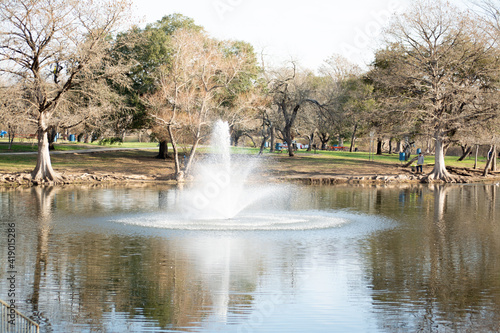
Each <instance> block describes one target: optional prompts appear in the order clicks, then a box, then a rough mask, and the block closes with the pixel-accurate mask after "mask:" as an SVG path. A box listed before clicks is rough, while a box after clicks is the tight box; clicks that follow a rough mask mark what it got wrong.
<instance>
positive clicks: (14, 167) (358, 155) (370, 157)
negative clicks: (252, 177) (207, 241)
mask: <svg viewBox="0 0 500 333" xmlns="http://www.w3.org/2000/svg"><path fill="white" fill-rule="evenodd" d="M157 145H158V144H157V143H156V142H149V143H140V142H125V143H122V144H113V145H106V146H102V145H99V144H98V143H97V142H94V143H92V144H83V143H78V142H59V143H56V144H55V147H56V151H65V150H80V149H89V148H95V149H99V148H106V147H113V148H137V149H141V148H156V147H157ZM36 151H37V145H36V144H33V143H28V142H15V143H14V144H13V146H12V149H11V150H8V143H7V139H3V140H2V139H0V170H3V171H21V170H29V169H33V168H34V166H35V164H36V155H35V154H33V155H4V156H2V155H3V153H7V152H36ZM180 151H181V152H180V154H181V156H182V154H183V153H182V148H181V149H180ZM170 152H171V150H170ZM198 152H199V153H202V154H203V153H207V152H209V149H208V148H207V147H204V146H201V147H200V148H199V150H198ZM231 152H232V153H233V154H250V155H256V154H258V152H259V148H250V147H231ZM155 153H156V152H155V151H154V150H151V154H153V155H154V154H155ZM101 154H102V159H100V160H95V159H94V158H93V157H92V156H91V155H87V154H84V155H82V156H81V157H80V158H78V160H75V162H72V161H70V160H71V159H70V158H68V157H66V158H63V157H61V158H59V157H58V156H61V155H55V154H54V155H53V157H52V161H53V164H54V165H55V166H57V165H58V164H59V166H60V167H64V166H68V167H72V166H75V163H79V164H80V166H85V167H87V164H88V167H92V163H103V162H104V161H105V160H107V159H109V160H113V159H114V158H120V157H122V155H120V154H121V153H119V152H110V153H108V154H104V153H100V154H99V155H101ZM137 154H138V155H137V156H140V155H143V156H145V155H144V154H145V152H137ZM264 154H265V155H268V156H270V155H276V156H280V157H282V158H280V160H281V163H285V165H303V166H304V167H305V168H307V166H311V167H319V166H325V167H331V166H332V165H337V166H344V167H345V168H349V167H352V168H354V169H355V168H356V167H357V166H363V165H366V163H367V162H369V161H373V162H372V163H377V164H386V165H387V164H391V165H400V164H401V162H400V161H399V155H398V154H383V155H376V154H369V153H368V152H352V153H350V152H346V151H321V150H317V151H316V152H314V151H311V152H307V151H305V150H299V151H297V153H296V156H297V157H299V158H298V159H290V160H288V159H287V158H286V156H287V154H288V152H287V151H286V150H284V151H283V152H282V153H270V152H269V150H268V149H267V150H265V151H264ZM126 156H129V155H126ZM134 156H135V155H134ZM414 156H415V155H412V157H414ZM123 158H127V157H125V155H124V156H123ZM72 159H73V158H72ZM457 159H458V157H457V156H446V157H445V162H446V165H447V166H452V167H462V168H472V167H473V166H474V158H466V159H465V160H464V161H461V162H459V161H457ZM87 162H89V163H87ZM485 163H486V159H485V157H479V158H478V168H479V169H481V168H484V165H485ZM425 164H426V165H433V164H434V156H426V157H425Z"/></svg>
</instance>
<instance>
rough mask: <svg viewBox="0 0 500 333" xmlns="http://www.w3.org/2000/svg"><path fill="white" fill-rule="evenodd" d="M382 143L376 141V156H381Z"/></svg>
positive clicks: (378, 140) (380, 140)
mask: <svg viewBox="0 0 500 333" xmlns="http://www.w3.org/2000/svg"><path fill="white" fill-rule="evenodd" d="M383 144H384V141H383V140H382V139H380V138H378V139H377V155H382V145H383Z"/></svg>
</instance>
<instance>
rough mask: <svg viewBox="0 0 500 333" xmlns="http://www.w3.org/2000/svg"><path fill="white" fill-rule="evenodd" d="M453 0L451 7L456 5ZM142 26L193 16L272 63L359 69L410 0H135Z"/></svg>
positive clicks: (220, 36)
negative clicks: (333, 61) (327, 63)
mask: <svg viewBox="0 0 500 333" xmlns="http://www.w3.org/2000/svg"><path fill="white" fill-rule="evenodd" d="M459 1H460V0H455V1H452V2H459ZM134 3H135V10H134V14H135V15H136V16H137V17H138V19H141V20H142V22H143V24H145V23H152V22H155V21H157V20H159V19H161V18H162V17H163V16H165V15H169V14H173V13H180V14H183V15H185V16H188V17H191V18H193V19H194V20H195V23H196V24H198V25H201V26H203V27H204V28H205V30H206V31H207V32H208V33H209V34H210V35H211V36H212V37H215V38H218V39H237V40H243V41H246V42H249V43H250V44H252V45H253V46H254V47H255V49H256V51H257V52H259V53H261V51H263V53H264V55H266V58H267V60H266V61H269V62H270V61H271V60H274V62H275V64H279V63H280V62H283V61H286V60H296V61H298V62H299V64H300V65H302V66H303V67H306V68H309V69H313V70H316V69H317V68H318V67H319V66H320V65H321V64H322V63H323V61H324V60H326V59H327V58H328V57H330V56H331V55H332V54H335V53H337V54H342V55H343V56H345V57H346V58H348V59H350V60H351V61H353V62H355V63H358V64H359V65H361V66H364V65H365V64H367V63H369V62H370V61H371V60H372V59H373V51H374V50H375V49H376V48H377V47H378V46H379V45H380V44H379V37H380V32H381V30H382V28H383V27H384V26H385V25H386V24H387V22H388V19H389V17H390V15H391V14H393V13H395V12H399V11H403V10H404V9H405V8H406V7H407V6H408V5H409V3H411V0H351V1H339V0H330V1H327V0H307V1H293V0H175V1H174V0H134Z"/></svg>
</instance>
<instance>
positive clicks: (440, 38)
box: [372, 0, 497, 181]
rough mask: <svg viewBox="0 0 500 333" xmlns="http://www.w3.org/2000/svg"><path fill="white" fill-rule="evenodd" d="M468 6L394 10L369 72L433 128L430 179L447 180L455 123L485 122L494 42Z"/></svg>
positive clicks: (433, 4)
mask: <svg viewBox="0 0 500 333" xmlns="http://www.w3.org/2000/svg"><path fill="white" fill-rule="evenodd" d="M477 23H478V22H477V20H474V19H473V17H472V16H471V15H469V13H467V12H461V11H459V10H458V9H457V8H455V7H453V6H452V5H450V4H449V3H445V2H443V1H441V0H437V1H428V0H422V1H419V2H417V3H415V4H414V5H413V6H412V8H411V10H410V11H409V12H407V13H406V14H403V15H400V16H397V17H396V18H395V20H394V22H393V23H392V25H391V26H390V28H389V30H388V31H387V37H388V46H387V48H386V49H385V50H381V51H379V52H378V53H377V56H376V61H375V66H376V70H375V71H374V72H373V74H374V75H373V76H372V77H373V78H374V80H375V81H376V82H377V84H379V85H381V86H383V87H385V88H386V89H385V92H386V93H390V94H392V95H391V97H392V98H393V100H394V101H397V102H399V103H397V104H399V107H395V108H394V109H395V110H397V111H399V112H406V113H407V115H408V121H414V122H416V123H418V125H419V126H420V128H421V129H422V130H423V131H426V130H429V131H432V133H433V137H434V140H435V147H436V154H435V164H434V169H433V171H432V172H431V173H430V174H429V175H428V179H429V180H433V179H439V180H444V181H452V177H451V176H450V174H449V173H448V172H447V170H446V168H445V161H444V148H445V145H446V142H447V140H448V139H449V137H450V136H452V135H453V133H454V132H455V131H456V130H457V129H458V128H460V127H463V126H468V124H469V123H479V122H487V121H489V120H490V119H492V117H494V116H495V114H496V109H495V108H494V107H492V105H491V104H490V103H487V101H488V99H489V98H488V97H487V94H488V93H491V83H492V77H493V76H494V75H495V73H494V72H495V71H496V70H497V64H496V60H495V59H496V56H495V55H494V51H495V49H494V47H493V46H494V45H493V44H494V42H492V40H491V38H490V37H489V36H487V35H486V34H484V32H483V30H482V29H481V28H480V24H477Z"/></svg>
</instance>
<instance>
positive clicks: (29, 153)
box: [0, 147, 158, 156]
mask: <svg viewBox="0 0 500 333" xmlns="http://www.w3.org/2000/svg"><path fill="white" fill-rule="evenodd" d="M157 149H158V147H146V148H125V147H123V148H89V149H77V150H51V151H50V154H51V155H56V154H75V153H77V154H81V153H99V152H104V151H120V150H157ZM36 154H38V152H37V151H21V152H8V153H4V152H0V156H3V155H36Z"/></svg>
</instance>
